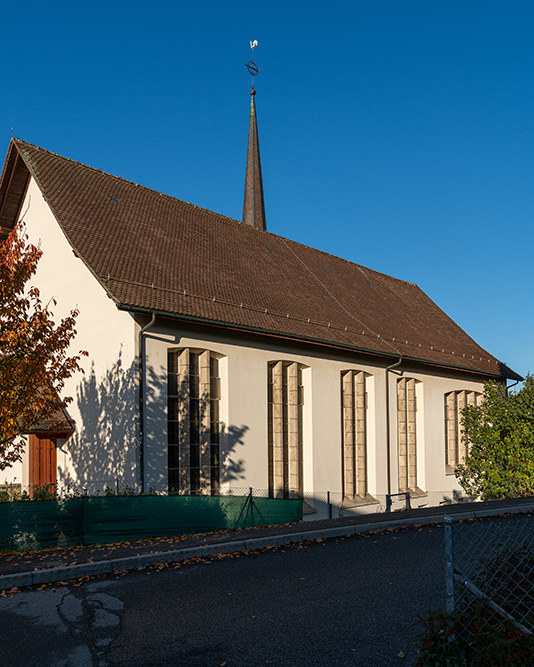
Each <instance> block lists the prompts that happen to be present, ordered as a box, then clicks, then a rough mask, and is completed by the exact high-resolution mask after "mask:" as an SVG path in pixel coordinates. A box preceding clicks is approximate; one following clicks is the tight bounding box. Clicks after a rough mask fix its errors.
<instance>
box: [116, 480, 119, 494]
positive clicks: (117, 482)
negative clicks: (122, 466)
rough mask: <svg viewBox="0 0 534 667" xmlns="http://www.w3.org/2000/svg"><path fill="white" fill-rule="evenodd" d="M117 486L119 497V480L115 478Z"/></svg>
mask: <svg viewBox="0 0 534 667" xmlns="http://www.w3.org/2000/svg"><path fill="white" fill-rule="evenodd" d="M115 486H116V487H117V495H119V478H118V477H115Z"/></svg>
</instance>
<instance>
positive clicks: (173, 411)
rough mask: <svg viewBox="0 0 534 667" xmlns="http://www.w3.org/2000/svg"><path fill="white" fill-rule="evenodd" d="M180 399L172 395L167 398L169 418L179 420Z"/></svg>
mask: <svg viewBox="0 0 534 667" xmlns="http://www.w3.org/2000/svg"><path fill="white" fill-rule="evenodd" d="M178 418H179V417H178V399H177V398H174V397H172V396H170V397H169V398H168V400H167V419H169V420H170V421H178Z"/></svg>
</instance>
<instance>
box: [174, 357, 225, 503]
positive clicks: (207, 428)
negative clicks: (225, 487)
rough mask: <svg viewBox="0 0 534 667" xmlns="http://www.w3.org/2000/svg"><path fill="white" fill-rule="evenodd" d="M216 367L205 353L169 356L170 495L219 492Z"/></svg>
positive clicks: (218, 388)
mask: <svg viewBox="0 0 534 667" xmlns="http://www.w3.org/2000/svg"><path fill="white" fill-rule="evenodd" d="M219 399H220V379H219V362H218V359H217V358H216V357H214V356H213V355H211V354H210V352H209V351H208V350H203V351H194V350H189V349H183V350H169V353H168V392H167V408H168V411H167V419H168V482H169V491H170V492H180V493H186V494H189V493H191V494H198V493H203V494H206V493H207V494H209V493H212V494H216V493H218V492H219V487H220V463H219V461H220V452H219V447H220V438H219V434H220V427H219Z"/></svg>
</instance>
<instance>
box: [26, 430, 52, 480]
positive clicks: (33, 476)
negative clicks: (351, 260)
mask: <svg viewBox="0 0 534 667" xmlns="http://www.w3.org/2000/svg"><path fill="white" fill-rule="evenodd" d="M29 463H30V486H32V487H33V486H44V485H47V486H48V487H49V489H50V490H52V489H53V488H55V485H56V482H57V457H56V438H49V437H46V436H40V435H30V461H29Z"/></svg>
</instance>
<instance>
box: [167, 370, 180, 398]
mask: <svg viewBox="0 0 534 667" xmlns="http://www.w3.org/2000/svg"><path fill="white" fill-rule="evenodd" d="M167 394H168V395H169V396H177V395H178V375H176V374H175V373H169V385H168V390H167Z"/></svg>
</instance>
